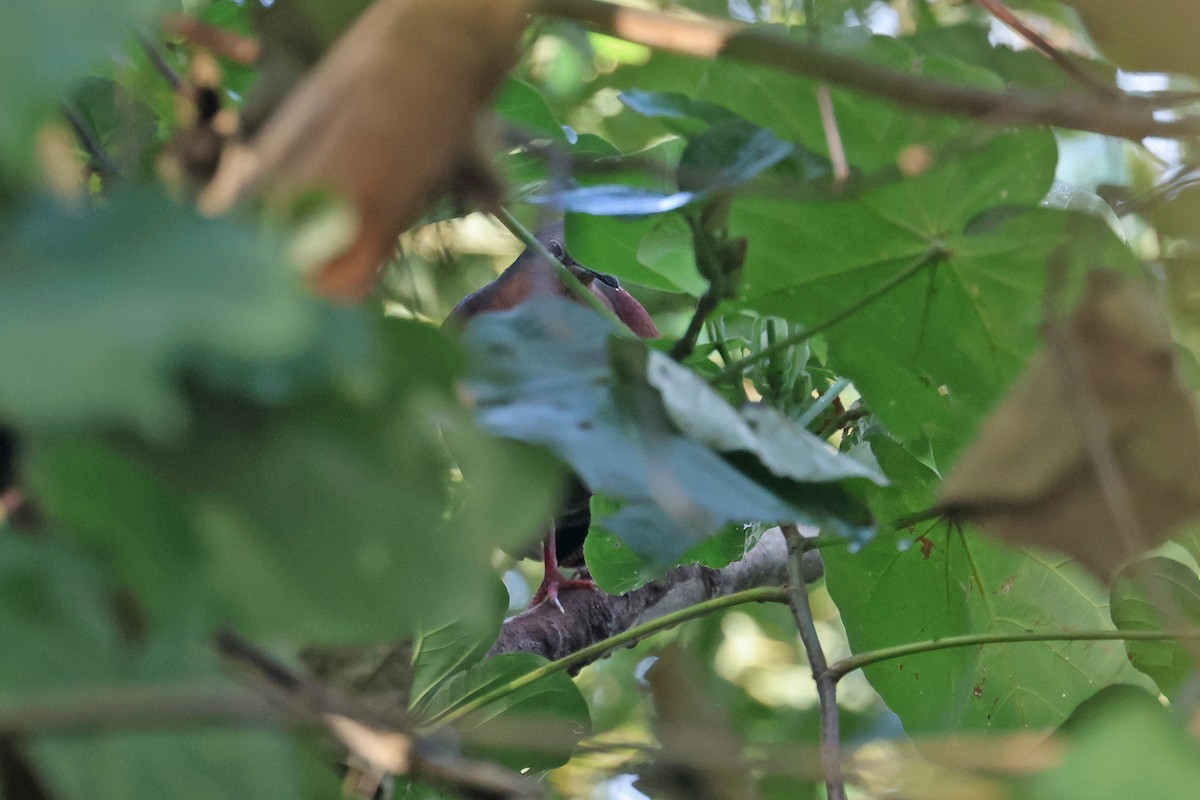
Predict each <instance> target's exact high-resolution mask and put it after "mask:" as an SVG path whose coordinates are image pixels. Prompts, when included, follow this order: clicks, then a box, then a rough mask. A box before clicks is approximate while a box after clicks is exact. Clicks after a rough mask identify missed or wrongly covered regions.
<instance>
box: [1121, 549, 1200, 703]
mask: <svg viewBox="0 0 1200 800" xmlns="http://www.w3.org/2000/svg"><path fill="white" fill-rule="evenodd" d="M1111 603H1112V620H1113V623H1114V624H1116V626H1117V627H1118V628H1120V629H1121V630H1123V631H1152V630H1162V629H1164V628H1178V627H1189V626H1195V625H1196V624H1197V622H1200V578H1197V577H1196V572H1195V571H1194V570H1193V569H1192V568H1191V567H1189V566H1187V565H1185V564H1181V563H1180V562H1178V561H1175V560H1174V559H1170V558H1161V557H1155V558H1148V559H1146V560H1144V561H1140V562H1137V563H1135V564H1132V565H1130V566H1129V567H1127V568H1126V569H1125V570H1124V571H1123V572H1122V573H1121V574H1120V575H1119V576H1118V577H1117V580H1116V582H1115V583H1114V584H1113V587H1112V598H1111ZM1125 648H1126V650H1128V651H1129V660H1130V661H1131V662H1133V665H1134V666H1135V667H1137V668H1138V669H1140V670H1141V671H1142V672H1144V673H1146V674H1147V675H1149V676H1150V677H1151V678H1154V681H1155V683H1157V684H1158V686H1159V688H1160V689H1162V690H1163V692H1166V693H1167V694H1168V695H1171V694H1172V693H1173V690H1175V689H1177V688H1178V687H1179V685H1180V683H1182V682H1183V681H1184V680H1186V679H1187V678H1188V677H1189V676H1191V675H1192V673H1193V671H1194V670H1195V666H1196V658H1195V655H1194V652H1195V649H1194V647H1192V646H1191V645H1190V643H1183V642H1178V641H1162V642H1126V644H1125Z"/></svg>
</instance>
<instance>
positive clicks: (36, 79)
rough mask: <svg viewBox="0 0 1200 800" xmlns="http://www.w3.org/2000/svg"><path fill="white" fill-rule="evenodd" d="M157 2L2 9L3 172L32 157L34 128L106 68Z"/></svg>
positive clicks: (90, 0) (86, 0) (67, 0)
mask: <svg viewBox="0 0 1200 800" xmlns="http://www.w3.org/2000/svg"><path fill="white" fill-rule="evenodd" d="M155 7H161V3H158V2H157V1H156V0H115V1H114V0H53V1H52V2H42V0H6V2H5V3H4V4H3V5H2V6H0V31H4V47H3V48H2V49H0V75H4V76H5V79H4V82H3V85H2V86H0V165H3V167H4V168H6V171H7V168H17V167H19V166H20V165H22V164H23V163H27V162H25V161H24V158H25V157H26V156H28V155H29V154H30V153H31V152H32V151H33V134H34V132H35V130H36V128H37V125H38V124H39V123H40V122H41V121H42V120H44V119H45V118H46V117H48V116H50V115H52V114H54V112H55V111H56V109H57V108H58V107H59V106H58V104H59V103H60V102H61V101H62V100H63V97H64V95H65V94H66V92H67V91H68V90H69V89H70V87H71V84H72V83H74V82H75V81H77V80H79V79H80V78H83V77H84V76H86V75H87V73H88V72H89V71H91V70H93V69H95V68H96V67H99V66H102V65H103V64H104V62H105V60H106V59H107V58H110V57H111V56H112V54H113V50H114V49H115V48H116V47H117V46H118V45H120V44H121V42H123V41H125V40H127V39H129V38H130V35H131V31H133V30H136V29H137V27H138V24H139V23H140V22H141V21H142V20H143V19H144V18H146V17H147V16H149V12H150V11H151V10H152V9H154V8H155Z"/></svg>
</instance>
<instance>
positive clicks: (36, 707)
mask: <svg viewBox="0 0 1200 800" xmlns="http://www.w3.org/2000/svg"><path fill="white" fill-rule="evenodd" d="M280 720H281V715H280V713H279V711H278V710H277V709H275V708H274V707H273V706H271V705H270V704H269V703H267V702H266V701H265V700H263V699H262V698H260V697H258V696H257V695H255V694H252V693H250V692H248V691H246V690H244V689H240V688H237V687H232V686H230V685H228V684H225V683H222V684H218V683H208V684H200V683H196V684H189V685H180V686H129V687H121V686H103V687H100V686H92V687H88V688H87V689H86V690H80V691H78V692H72V693H69V694H63V695H60V696H48V697H43V698H41V699H39V700H37V701H34V702H29V703H19V704H16V705H12V706H7V707H5V708H3V709H0V734H29V733H50V732H61V731H100V730H114V729H120V728H135V727H136V728H145V727H159V726H178V725H183V724H194V723H197V722H226V723H238V724H245V725H256V726H258V725H261V726H266V727H276V726H278V725H279V723H280Z"/></svg>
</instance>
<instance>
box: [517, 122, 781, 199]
mask: <svg viewBox="0 0 1200 800" xmlns="http://www.w3.org/2000/svg"><path fill="white" fill-rule="evenodd" d="M793 149H794V147H793V145H792V144H791V143H789V142H785V141H783V140H781V139H779V138H778V137H776V136H775V134H773V133H771V132H770V131H769V130H766V129H764V128H759V127H757V126H755V125H751V124H750V123H748V122H745V121H744V120H739V119H733V120H730V121H728V122H722V123H720V124H719V125H715V126H713V127H712V128H710V129H709V130H707V131H705V132H704V133H702V134H700V135H698V136H697V137H696V138H694V139H692V140H691V141H690V142H689V143H688V146H687V148H686V149H685V150H684V152H683V157H682V160H681V162H680V181H679V183H680V185H681V187H686V188H685V189H684V190H682V191H670V190H667V191H664V190H660V189H651V188H645V187H640V186H627V185H625V184H613V183H610V184H599V185H594V186H579V187H576V188H571V189H563V190H560V191H554V192H552V193H549V194H543V195H540V196H538V197H536V198H534V200H535V202H538V203H541V204H545V205H552V206H554V207H556V208H561V209H562V210H564V211H571V212H576V213H583V214H595V215H598V216H614V217H639V216H648V215H652V214H662V213H664V212H667V211H675V210H677V209H680V208H683V207H684V206H686V205H690V204H692V203H696V202H700V201H702V200H704V199H706V198H708V197H711V196H712V194H713V193H715V192H719V191H724V190H727V189H732V188H734V187H736V186H739V185H741V184H743V183H745V182H746V181H749V180H750V179H751V178H753V177H755V176H756V175H759V174H760V173H762V172H764V171H765V170H768V169H770V168H771V167H773V166H774V165H775V164H778V163H779V162H780V161H782V160H783V159H785V158H787V157H788V156H790V155H791V154H792V152H793Z"/></svg>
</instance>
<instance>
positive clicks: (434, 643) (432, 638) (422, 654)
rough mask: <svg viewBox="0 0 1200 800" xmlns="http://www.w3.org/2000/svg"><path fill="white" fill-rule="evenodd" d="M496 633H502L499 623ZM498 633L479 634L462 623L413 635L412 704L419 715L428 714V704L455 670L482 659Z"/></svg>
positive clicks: (434, 627)
mask: <svg viewBox="0 0 1200 800" xmlns="http://www.w3.org/2000/svg"><path fill="white" fill-rule="evenodd" d="M496 634H499V626H498V625H497V630H496ZM495 638H496V637H495V635H492V636H480V635H479V633H478V631H476V630H472V629H471V628H469V627H467V626H464V625H462V624H461V623H448V624H445V625H438V626H433V627H430V628H427V629H424V630H422V631H420V632H418V633H417V635H416V636H415V637H414V638H413V652H412V662H413V682H412V691H411V699H410V705H411V706H412V710H413V712H414V713H415V714H416V715H417V716H428V709H427V708H425V706H426V704H427V703H428V702H429V701H430V699H431V698H432V697H433V694H434V692H435V691H436V690H437V689H438V688H439V687H440V686H441V685H442V684H443V683H445V682H446V681H447V680H448V679H450V678H451V677H452V676H453V675H455V674H456V673H458V672H460V671H462V670H464V669H466V668H468V667H471V666H474V665H475V664H477V663H479V662H480V661H482V660H483V657H484V656H485V655H486V654H487V651H488V649H489V648H490V647H491V645H492V642H494V641H495Z"/></svg>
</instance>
